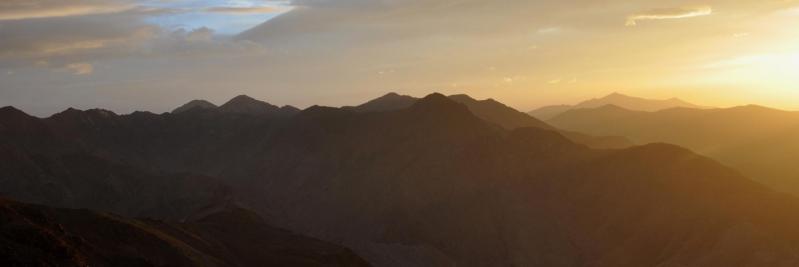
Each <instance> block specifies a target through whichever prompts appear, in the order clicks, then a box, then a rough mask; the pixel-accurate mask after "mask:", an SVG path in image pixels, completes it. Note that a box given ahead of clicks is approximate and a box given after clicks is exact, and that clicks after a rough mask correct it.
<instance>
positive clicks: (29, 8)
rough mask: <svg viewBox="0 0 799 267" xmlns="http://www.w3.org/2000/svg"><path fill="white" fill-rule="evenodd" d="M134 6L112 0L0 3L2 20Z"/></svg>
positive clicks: (14, 0) (104, 11)
mask: <svg viewBox="0 0 799 267" xmlns="http://www.w3.org/2000/svg"><path fill="white" fill-rule="evenodd" d="M134 8H136V5H135V4H132V3H123V2H111V1H105V2H98V1H69V0H66V1H65V0H59V1H53V0H46V1H29V0H4V1H3V2H2V3H0V21H8V20H25V19H42V18H57V17H71V16H84V15H95V14H109V13H119V12H124V11H128V10H132V9H134Z"/></svg>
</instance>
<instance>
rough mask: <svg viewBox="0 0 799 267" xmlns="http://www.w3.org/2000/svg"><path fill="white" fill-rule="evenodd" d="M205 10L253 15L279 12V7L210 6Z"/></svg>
mask: <svg viewBox="0 0 799 267" xmlns="http://www.w3.org/2000/svg"><path fill="white" fill-rule="evenodd" d="M205 12H209V13H222V14H229V15H253V14H270V13H276V12H280V9H278V8H275V7H268V6H259V7H210V8H206V9H205Z"/></svg>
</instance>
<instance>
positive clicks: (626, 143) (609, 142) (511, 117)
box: [344, 93, 633, 148]
mask: <svg viewBox="0 0 799 267" xmlns="http://www.w3.org/2000/svg"><path fill="white" fill-rule="evenodd" d="M448 98H449V99H451V100H453V101H455V102H458V103H461V104H463V105H466V107H467V108H468V109H469V111H470V112H472V113H473V114H474V115H475V116H477V117H479V118H481V119H483V120H485V121H487V122H490V123H493V124H496V125H498V126H500V127H503V128H505V129H508V130H513V129H516V128H521V127H536V128H542V129H547V130H552V131H558V132H560V133H561V134H562V135H564V136H566V137H567V138H569V139H570V140H572V141H574V142H576V143H580V144H584V145H587V146H590V147H593V148H625V147H630V146H632V145H633V143H632V142H631V141H630V140H629V139H627V138H625V137H621V136H591V135H586V134H583V133H578V132H573V131H564V130H559V129H555V127H552V126H550V125H549V124H547V123H546V122H543V121H541V120H539V119H536V118H534V117H531V116H529V115H527V114H524V113H523V112H520V111H518V110H515V109H513V108H511V107H509V106H507V105H505V104H502V103H500V102H497V101H496V100H494V99H486V100H476V99H474V98H472V97H470V96H468V95H465V94H458V95H451V96H448ZM418 100H419V99H418V98H415V97H412V96H407V95H399V94H397V93H388V94H386V95H384V96H381V97H378V98H375V99H373V100H371V101H368V102H366V103H364V104H361V105H358V106H355V107H344V108H345V109H352V110H355V111H358V112H378V111H392V110H400V109H404V108H408V107H410V106H412V105H413V104H414V103H416V101H418Z"/></svg>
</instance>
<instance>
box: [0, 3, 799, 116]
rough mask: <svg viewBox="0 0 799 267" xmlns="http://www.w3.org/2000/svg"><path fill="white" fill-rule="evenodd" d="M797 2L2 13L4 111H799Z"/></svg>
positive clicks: (229, 6)
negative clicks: (466, 105) (422, 107)
mask: <svg viewBox="0 0 799 267" xmlns="http://www.w3.org/2000/svg"><path fill="white" fill-rule="evenodd" d="M797 27H799V9H798V8H797V3H796V2H795V1H792V0H768V1H761V0H744V1H741V0H735V1H732V0H729V1H727V0H708V1H694V0H684V1H681V0H675V1H655V0H643V1H616V0H605V1H579V0H567V1H521V0H508V1H480V0H427V1H426V0H383V1H369V0H308V1H300V0H297V1H246V0H237V1H233V0H231V1H224V0H208V1H159V0H141V1H93V0H84V1H79V0H6V1H2V3H0V40H2V41H1V42H0V70H2V71H1V72H0V105H14V106H17V107H21V108H24V110H26V111H29V112H30V113H32V114H36V115H39V116H47V115H50V114H53V113H55V112H58V111H61V110H63V109H65V108H67V107H77V108H89V107H102V108H106V109H110V110H114V111H116V112H122V113H127V112H132V111H134V110H151V111H155V112H163V111H168V110H170V109H171V108H172V107H174V106H176V105H178V104H180V103H183V102H185V101H187V100H190V99H208V100H211V101H213V102H217V103H218V104H221V102H223V101H224V100H227V99H229V98H231V97H233V96H235V95H238V94H248V95H251V96H253V97H257V98H260V99H265V100H268V101H270V102H272V103H277V104H291V105H295V106H298V107H307V106H309V105H312V104H323V105H330V106H340V105H352V104H357V103H359V102H362V101H365V100H368V99H371V98H374V97H376V96H379V95H382V94H383V93H385V92H388V91H396V92H400V93H406V94H412V95H417V96H422V95H425V94H427V93H429V92H432V91H439V92H445V93H468V94H470V95H472V96H476V97H485V98H488V97H492V98H495V99H497V100H500V101H502V102H504V103H506V104H509V105H511V106H513V107H516V108H517V109H520V110H530V109H533V108H536V107H539V106H543V105H546V104H551V103H568V104H573V103H576V102H578V101H579V100H581V99H585V98H589V97H598V96H602V95H606V94H609V93H611V92H622V93H626V94H632V95H637V96H643V97H650V98H670V97H674V96H680V97H681V98H684V99H687V100H691V101H693V102H697V103H701V104H704V105H708V106H732V105H741V104H750V103H753V104H760V105H768V106H773V107H778V108H783V109H799V105H797V104H796V102H795V99H799V79H797V77H796V75H795V73H794V71H793V70H795V69H797V68H799V65H797V64H799V63H798V62H799V48H797V47H799V36H798V35H796V32H795V30H794V29H796V28H797Z"/></svg>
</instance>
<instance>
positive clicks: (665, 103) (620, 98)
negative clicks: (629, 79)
mask: <svg viewBox="0 0 799 267" xmlns="http://www.w3.org/2000/svg"><path fill="white" fill-rule="evenodd" d="M606 105H615V106H618V107H621V108H625V109H629V110H639V111H650V112H651V111H659V110H664V109H669V108H675V107H683V108H695V109H706V108H707V107H703V106H699V105H695V104H692V103H689V102H686V101H684V100H682V99H679V98H676V97H673V98H669V99H663V100H659V99H647V98H641V97H634V96H628V95H624V94H620V93H618V92H614V93H611V94H609V95H607V96H604V97H601V98H592V99H589V100H585V101H582V102H580V103H578V104H576V105H553V106H544V107H541V108H538V109H535V110H533V111H530V112H528V114H530V115H531V116H533V117H536V118H539V119H542V120H549V119H552V118H554V117H555V116H557V115H559V114H562V113H564V112H566V111H569V110H576V109H592V108H598V107H603V106H606Z"/></svg>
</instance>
